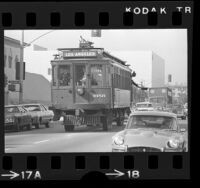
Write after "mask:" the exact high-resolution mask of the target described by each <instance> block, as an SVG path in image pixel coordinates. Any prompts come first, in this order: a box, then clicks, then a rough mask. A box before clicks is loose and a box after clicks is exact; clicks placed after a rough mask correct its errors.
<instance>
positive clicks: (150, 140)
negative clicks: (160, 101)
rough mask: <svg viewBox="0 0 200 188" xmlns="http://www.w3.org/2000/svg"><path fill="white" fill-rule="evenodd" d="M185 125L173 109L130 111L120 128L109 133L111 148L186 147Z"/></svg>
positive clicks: (153, 149) (161, 149)
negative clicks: (180, 122)
mask: <svg viewBox="0 0 200 188" xmlns="http://www.w3.org/2000/svg"><path fill="white" fill-rule="evenodd" d="M187 150H188V148H187V133H186V129H181V128H180V126H179V124H178V121H177V116H176V114H174V113H169V112H159V111H140V112H133V113H132V114H131V115H130V116H129V120H128V123H127V125H126V127H125V129H124V130H123V131H120V132H118V133H117V134H115V135H114V136H113V137H112V151H113V152H183V151H187Z"/></svg>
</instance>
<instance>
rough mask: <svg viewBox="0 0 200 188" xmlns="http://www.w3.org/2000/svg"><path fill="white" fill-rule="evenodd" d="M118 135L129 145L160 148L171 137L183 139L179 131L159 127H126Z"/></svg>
mask: <svg viewBox="0 0 200 188" xmlns="http://www.w3.org/2000/svg"><path fill="white" fill-rule="evenodd" d="M117 135H120V136H122V137H123V138H124V145H127V146H128V147H138V146H140V147H141V146H145V147H155V148H160V149H161V148H163V147H165V146H166V143H167V141H169V140H170V139H178V140H180V139H181V138H180V136H179V135H178V134H177V133H174V132H172V131H167V130H165V131H164V130H157V129H156V130H155V129H152V130H151V129H150V130H149V129H126V130H124V131H122V132H120V133H119V134H117ZM117 135H116V136H117Z"/></svg>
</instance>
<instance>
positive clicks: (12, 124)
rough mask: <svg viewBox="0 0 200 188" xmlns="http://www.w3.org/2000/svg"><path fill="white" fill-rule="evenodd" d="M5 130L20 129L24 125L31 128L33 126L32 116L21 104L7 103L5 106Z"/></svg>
mask: <svg viewBox="0 0 200 188" xmlns="http://www.w3.org/2000/svg"><path fill="white" fill-rule="evenodd" d="M4 115H5V120H4V122H5V123H4V125H5V130H15V131H20V130H22V129H23V128H24V127H26V129H28V130H30V129H31V128H32V121H31V116H30V115H29V114H28V113H27V111H26V110H25V109H24V108H23V107H21V106H19V105H7V106H5V108H4Z"/></svg>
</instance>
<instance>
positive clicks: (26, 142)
mask: <svg viewBox="0 0 200 188" xmlns="http://www.w3.org/2000/svg"><path fill="white" fill-rule="evenodd" d="M179 123H181V128H187V120H179ZM123 128H124V126H121V127H117V126H116V124H114V123H113V128H112V131H108V132H104V131H102V128H101V127H85V126H83V127H77V128H76V129H75V130H74V131H73V132H68V133H67V132H65V130H64V127H63V125H62V123H61V122H59V121H58V122H52V123H51V124H50V127H49V128H45V126H41V128H40V129H34V128H33V129H32V130H30V131H26V130H24V131H22V132H7V133H5V152H6V153H45V152H48V153H56V152H60V153H63V152H110V151H111V138H112V136H113V135H114V134H116V132H118V131H120V130H122V129H123Z"/></svg>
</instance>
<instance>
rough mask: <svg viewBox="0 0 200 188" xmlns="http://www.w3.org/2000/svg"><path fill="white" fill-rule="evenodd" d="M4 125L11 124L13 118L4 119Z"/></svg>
mask: <svg viewBox="0 0 200 188" xmlns="http://www.w3.org/2000/svg"><path fill="white" fill-rule="evenodd" d="M5 122H6V123H13V122H14V118H13V117H8V118H6V119H5Z"/></svg>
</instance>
